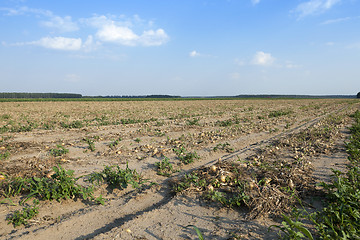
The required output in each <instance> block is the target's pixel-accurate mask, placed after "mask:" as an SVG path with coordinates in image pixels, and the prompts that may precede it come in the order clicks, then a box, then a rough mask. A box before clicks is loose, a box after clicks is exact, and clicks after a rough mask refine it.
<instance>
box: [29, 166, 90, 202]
mask: <svg viewBox="0 0 360 240" xmlns="http://www.w3.org/2000/svg"><path fill="white" fill-rule="evenodd" d="M53 171H54V172H55V173H54V174H53V175H52V176H51V178H50V179H49V178H37V177H33V178H31V179H27V180H26V185H25V186H24V190H25V191H26V192H29V194H28V195H27V197H26V198H25V199H24V200H23V202H25V201H27V200H28V199H29V198H31V197H36V198H38V199H41V200H57V201H60V200H62V199H73V198H77V197H80V198H82V199H83V200H94V197H93V188H92V187H88V188H85V187H82V186H81V185H78V184H77V183H76V181H77V180H78V178H75V177H74V176H73V175H74V171H73V170H65V169H64V168H62V167H61V166H60V165H59V166H58V167H53Z"/></svg>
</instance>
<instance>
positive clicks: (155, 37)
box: [82, 15, 169, 46]
mask: <svg viewBox="0 0 360 240" xmlns="http://www.w3.org/2000/svg"><path fill="white" fill-rule="evenodd" d="M82 21H84V22H85V23H87V24H88V25H90V26H92V27H94V28H97V29H98V31H97V33H96V37H97V38H98V39H99V40H100V41H103V42H112V43H117V44H121V45H125V46H138V45H141V46H160V45H162V44H164V43H166V42H167V41H168V40H169V36H168V35H167V34H166V32H165V31H164V30H163V29H161V28H159V29H157V30H153V29H150V30H144V31H143V32H142V34H141V35H139V34H136V33H135V32H134V31H133V30H132V28H133V25H134V24H133V23H132V22H131V21H130V20H126V21H114V20H112V19H111V18H109V17H106V16H95V17H92V18H90V19H83V20H82ZM133 21H134V22H135V23H137V22H138V23H142V22H143V20H141V19H140V17H139V16H137V15H135V16H134V20H133ZM152 24H153V23H152V22H149V25H152Z"/></svg>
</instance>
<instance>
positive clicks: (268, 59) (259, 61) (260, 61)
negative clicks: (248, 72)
mask: <svg viewBox="0 0 360 240" xmlns="http://www.w3.org/2000/svg"><path fill="white" fill-rule="evenodd" d="M274 62H275V58H274V57H273V56H271V54H270V53H265V52H262V51H259V52H256V53H255V55H254V57H253V59H252V61H251V63H252V64H254V65H261V66H270V65H272V64H273V63H274Z"/></svg>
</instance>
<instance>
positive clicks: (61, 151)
mask: <svg viewBox="0 0 360 240" xmlns="http://www.w3.org/2000/svg"><path fill="white" fill-rule="evenodd" d="M68 152H69V149H67V148H65V147H63V146H62V145H56V148H52V149H50V154H51V155H52V156H54V157H59V156H62V155H65V154H67V153H68Z"/></svg>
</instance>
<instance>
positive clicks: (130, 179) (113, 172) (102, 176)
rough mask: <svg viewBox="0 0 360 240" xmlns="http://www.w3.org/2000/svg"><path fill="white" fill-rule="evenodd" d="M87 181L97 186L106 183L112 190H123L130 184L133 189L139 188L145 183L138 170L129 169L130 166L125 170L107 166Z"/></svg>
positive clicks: (92, 174)
mask: <svg viewBox="0 0 360 240" xmlns="http://www.w3.org/2000/svg"><path fill="white" fill-rule="evenodd" d="M87 181H89V182H90V183H96V184H97V185H99V184H101V183H103V182H105V183H107V184H108V185H109V187H110V188H119V189H121V190H122V189H125V188H127V187H128V185H129V184H130V185H131V186H132V187H133V188H138V187H140V186H141V185H142V184H143V183H144V182H145V181H144V180H143V179H142V177H141V175H140V174H139V173H137V172H136V170H132V169H130V168H129V166H128V164H126V168H125V169H121V168H120V167H119V166H105V167H104V170H103V171H101V172H95V173H91V174H90V175H89V176H88V180H87Z"/></svg>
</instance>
